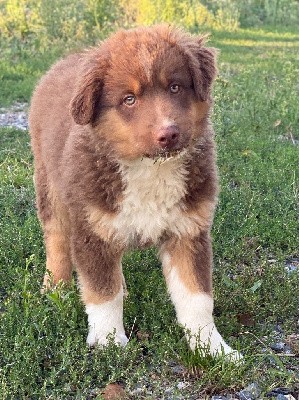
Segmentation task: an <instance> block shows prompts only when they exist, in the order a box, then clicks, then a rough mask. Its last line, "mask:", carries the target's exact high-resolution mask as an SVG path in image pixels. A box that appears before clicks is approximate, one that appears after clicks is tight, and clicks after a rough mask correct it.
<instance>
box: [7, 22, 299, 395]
mask: <svg viewBox="0 0 299 400" xmlns="http://www.w3.org/2000/svg"><path fill="white" fill-rule="evenodd" d="M211 45H213V46H215V47H218V48H220V49H221V54H220V57H219V70H220V73H219V78H218V80H217V82H216V85H215V91H214V93H215V109H214V115H213V120H214V125H215V129H216V132H217V143H218V164H219V170H220V176H221V186H222V191H221V195H220V202H219V207H218V209H217V213H216V218H215V224H214V228H213V238H214V256H215V257H214V259H215V274H214V291H215V318H216V323H217V325H218V327H219V330H220V331H221V333H222V334H223V336H224V337H225V338H226V340H227V341H228V342H229V343H230V344H231V345H232V346H233V347H239V348H240V349H241V351H242V352H243V354H244V355H245V361H244V364H243V365H242V366H234V365H228V364H227V363H225V362H224V360H223V358H220V359H218V360H211V359H209V358H203V357H202V354H201V353H195V354H192V353H191V352H190V351H189V350H188V348H187V346H186V343H185V341H184V339H183V334H182V330H181V329H180V328H179V327H178V326H177V325H176V323H175V314H174V310H173V308H172V305H171V304H170V302H169V299H168V296H167V293H166V288H165V285H164V282H163V279H162V273H161V268H160V264H159V262H158V261H157V258H156V256H155V251H154V250H148V251H145V252H134V253H130V254H128V255H127V256H126V258H125V260H124V267H125V268H124V269H125V276H126V280H127V284H128V289H129V297H128V299H127V300H126V302H125V326H126V329H127V333H128V335H130V337H131V340H130V342H129V344H128V346H127V347H126V348H125V349H124V350H123V349H119V348H118V347H116V346H114V345H112V344H111V345H110V346H108V348H106V349H95V350H92V351H90V350H89V349H88V348H87V346H86V345H85V338H86V334H87V321H86V316H85V314H84V310H83V306H82V304H81V302H80V298H79V295H78V290H77V288H76V285H75V283H74V284H73V285H72V287H71V288H70V289H67V288H64V287H61V288H59V289H57V291H55V292H53V293H51V294H48V295H44V296H41V295H40V292H39V289H40V285H41V281H42V276H43V273H44V266H45V252H44V247H43V241H42V235H41V230H40V227H39V223H38V221H37V218H36V213H35V207H34V190H33V182H32V156H31V152H30V148H29V140H28V135H27V133H24V132H21V131H17V130H14V129H4V128H2V129H1V130H0V142H1V148H0V165H1V169H0V180H1V186H0V229H1V235H0V282H1V288H0V399H87V398H88V399H90V398H98V399H100V398H101V397H100V393H101V388H104V387H105V386H106V385H107V384H108V383H110V382H122V383H124V384H125V389H126V391H127V393H130V391H132V390H134V389H135V390H136V388H139V389H138V390H139V391H137V392H136V391H135V392H134V393H135V394H133V395H131V397H130V398H132V399H134V398H141V399H158V398H161V399H162V398H165V399H166V398H175V395H176V394H180V395H181V396H183V398H184V399H188V398H191V396H192V395H193V396H194V395H197V396H198V397H200V396H201V395H202V397H203V396H204V395H208V396H209V395H211V394H212V393H234V392H236V391H238V390H240V389H242V388H243V387H245V386H246V385H247V384H249V383H251V382H258V383H259V385H260V387H261V389H262V391H263V393H266V392H267V391H269V390H270V389H271V388H273V387H277V386H287V387H290V388H293V390H296V382H297V381H298V377H299V361H298V357H286V356H283V355H282V356H281V355H277V354H274V353H273V352H272V351H271V349H270V347H269V345H270V344H271V343H275V342H277V341H279V340H280V339H278V338H276V337H275V327H276V325H279V326H280V327H281V329H282V330H283V334H282V336H281V338H282V340H284V339H285V338H286V336H287V335H289V334H292V333H295V332H296V329H298V326H297V320H298V290H299V273H298V272H297V273H296V272H294V273H292V274H288V273H287V271H286V270H285V262H286V261H287V260H288V259H290V258H292V257H298V144H297V145H295V144H294V143H293V142H294V141H296V140H299V135H298V132H299V111H298V84H299V81H298V76H299V67H298V65H299V63H298V61H299V51H298V50H299V36H298V35H296V34H295V33H291V32H281V33H279V32H275V33H272V32H271V31H266V30H264V31H262V30H240V31H237V32H234V33H228V32H226V33H224V32H215V33H214V34H213V36H212V40H211ZM3 52H4V53H5V54H6V56H7V57H6V60H5V59H3V58H1V61H0V76H1V85H0V106H7V105H9V104H11V103H12V102H13V101H17V100H18V101H29V98H30V94H31V92H32V89H33V86H34V83H35V82H36V80H37V79H38V77H39V76H40V75H41V74H42V73H43V71H45V70H46V68H47V67H48V66H49V65H50V63H51V62H53V60H54V58H55V57H56V56H57V55H58V54H61V52H62V51H61V49H53V50H51V51H50V52H49V53H44V54H41V55H39V54H37V53H33V50H26V49H24V51H23V52H21V51H20V49H19V48H16V49H4V50H3ZM32 55H33V57H31V56H32ZM297 143H298V142H297ZM244 318H245V319H247V323H246V324H245V325H242V324H241V323H240V321H241V322H242V321H243V322H244ZM248 321H249V323H248ZM246 325H249V326H246ZM178 382H186V383H187V385H186V386H185V388H184V389H178V387H177V384H178ZM169 388H172V392H169ZM171 396H172V397H171Z"/></svg>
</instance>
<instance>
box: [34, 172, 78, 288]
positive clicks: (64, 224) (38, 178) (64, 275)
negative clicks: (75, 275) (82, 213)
mask: <svg viewBox="0 0 299 400" xmlns="http://www.w3.org/2000/svg"><path fill="white" fill-rule="evenodd" d="M34 178H35V179H34V180H35V187H36V199H37V209H38V216H39V219H40V221H41V225H42V229H43V232H44V240H45V245H46V273H45V275H44V282H43V288H42V291H45V290H47V289H50V288H51V287H52V286H55V285H56V284H57V283H58V282H59V281H64V282H70V281H71V277H72V263H71V254H70V232H69V221H68V214H67V211H66V209H65V206H64V205H63V203H62V201H61V200H60V199H59V197H58V195H57V193H56V192H55V190H54V189H53V187H52V186H51V184H49V182H48V180H47V175H46V171H45V168H44V167H43V166H42V165H40V166H39V168H36V170H35V177H34Z"/></svg>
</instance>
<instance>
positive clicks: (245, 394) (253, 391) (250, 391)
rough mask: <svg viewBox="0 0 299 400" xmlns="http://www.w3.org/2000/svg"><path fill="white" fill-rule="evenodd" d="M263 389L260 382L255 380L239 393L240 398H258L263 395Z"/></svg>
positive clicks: (251, 399) (245, 399) (242, 399)
mask: <svg viewBox="0 0 299 400" xmlns="http://www.w3.org/2000/svg"><path fill="white" fill-rule="evenodd" d="M261 393H262V391H261V389H260V388H259V386H258V384H257V383H255V382H253V383H251V384H250V385H248V386H247V387H246V388H245V389H243V390H241V392H240V393H239V398H240V400H256V399H258V398H259V396H260V395H261Z"/></svg>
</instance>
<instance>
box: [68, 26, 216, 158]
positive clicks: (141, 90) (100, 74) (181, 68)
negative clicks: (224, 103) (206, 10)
mask: <svg viewBox="0 0 299 400" xmlns="http://www.w3.org/2000/svg"><path fill="white" fill-rule="evenodd" d="M202 42H203V38H193V37H191V36H189V35H186V34H183V33H182V32H180V31H177V30H174V29H172V28H169V27H165V26H158V27H154V28H147V29H139V30H133V31H127V32H124V31H122V32H119V33H118V34H116V35H114V36H113V37H112V38H110V39H109V40H108V41H106V42H104V43H103V44H102V45H101V47H100V48H99V49H97V50H95V51H94V52H93V53H90V56H91V58H90V61H89V66H88V68H87V73H86V75H85V77H83V78H82V81H81V83H80V86H79V88H78V91H77V95H76V96H75V98H74V100H73V103H72V114H73V117H74V119H75V121H76V122H77V123H79V124H82V125H84V124H87V123H91V124H92V126H93V128H94V131H95V132H96V134H97V135H101V136H103V137H104V138H105V139H106V140H107V141H108V142H109V143H111V146H112V147H113V148H114V150H115V151H116V153H117V155H118V157H119V158H122V159H135V158H140V157H152V158H155V157H168V156H169V155H174V154H178V153H180V152H181V151H183V150H185V149H187V148H189V147H191V146H192V144H193V143H194V141H196V139H197V137H198V136H200V134H201V130H200V123H201V121H202V120H203V119H204V118H205V116H206V115H207V113H208V110H209V104H210V96H209V94H210V87H211V84H212V81H213V79H214V76H215V73H216V68H215V62H214V58H215V57H214V51H213V50H212V49H207V48H204V47H202Z"/></svg>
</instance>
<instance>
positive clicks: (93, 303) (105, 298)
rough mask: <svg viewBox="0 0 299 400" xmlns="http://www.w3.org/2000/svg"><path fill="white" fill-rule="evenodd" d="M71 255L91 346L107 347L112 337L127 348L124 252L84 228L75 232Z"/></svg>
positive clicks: (88, 340) (88, 341)
mask: <svg viewBox="0 0 299 400" xmlns="http://www.w3.org/2000/svg"><path fill="white" fill-rule="evenodd" d="M72 255H73V258H74V262H75V265H76V269H77V272H78V277H79V283H80V289H81V294H82V299H83V302H84V303H85V306H86V313H87V315H88V324H89V333H88V336H87V343H88V345H89V346H93V345H95V344H102V345H106V344H107V342H108V340H107V336H108V335H111V336H112V337H113V336H114V340H115V342H116V343H118V344H120V345H122V346H125V345H126V343H127V342H128V338H127V337H126V334H125V330H124V326H123V295H124V288H123V275H122V268H121V256H122V250H121V249H120V248H118V247H117V246H115V245H113V244H112V243H109V242H105V241H104V240H102V239H101V238H99V237H98V236H96V235H95V234H94V233H92V232H90V231H89V230H88V229H86V228H85V229H84V227H83V226H82V225H81V228H80V229H77V230H76V231H75V232H73V236H72Z"/></svg>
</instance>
